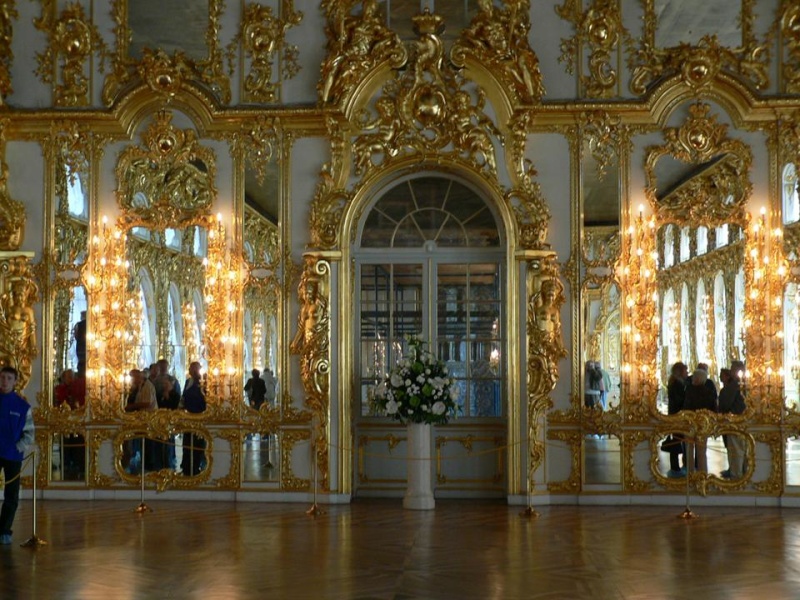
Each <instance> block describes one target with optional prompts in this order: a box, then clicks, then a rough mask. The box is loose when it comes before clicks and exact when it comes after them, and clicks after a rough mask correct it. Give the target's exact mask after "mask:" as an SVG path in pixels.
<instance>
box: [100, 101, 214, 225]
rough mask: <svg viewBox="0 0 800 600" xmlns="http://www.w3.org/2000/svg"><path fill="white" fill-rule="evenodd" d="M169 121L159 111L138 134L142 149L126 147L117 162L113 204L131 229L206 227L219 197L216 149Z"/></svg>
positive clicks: (169, 117) (190, 131) (168, 118)
mask: <svg viewBox="0 0 800 600" xmlns="http://www.w3.org/2000/svg"><path fill="white" fill-rule="evenodd" d="M171 121H172V113H171V112H168V111H159V112H158V113H157V114H156V116H155V118H154V120H153V122H152V123H151V124H150V126H149V127H148V128H147V129H146V130H145V131H144V132H143V133H142V142H143V146H129V147H128V148H126V149H125V150H123V151H122V153H121V154H120V156H119V159H118V161H117V167H116V176H117V185H118V188H117V203H118V204H119V206H120V208H121V209H122V210H123V211H124V223H125V225H127V226H129V227H132V226H141V227H146V228H148V229H159V230H161V229H168V228H183V227H187V226H189V225H208V224H209V217H210V211H211V206H212V204H213V202H214V199H215V197H216V193H217V190H216V187H215V185H214V179H215V177H216V159H215V154H214V151H213V150H212V149H210V148H205V147H203V146H202V145H201V144H200V143H199V142H198V140H197V135H196V133H195V132H194V130H192V129H176V128H175V127H173V126H172V123H171Z"/></svg>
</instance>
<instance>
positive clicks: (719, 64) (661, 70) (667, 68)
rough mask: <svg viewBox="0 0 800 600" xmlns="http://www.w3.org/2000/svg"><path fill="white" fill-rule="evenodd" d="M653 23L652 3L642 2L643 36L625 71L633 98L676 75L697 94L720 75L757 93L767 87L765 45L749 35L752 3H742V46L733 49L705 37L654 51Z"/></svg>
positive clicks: (655, 47)
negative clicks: (726, 74) (736, 79)
mask: <svg viewBox="0 0 800 600" xmlns="http://www.w3.org/2000/svg"><path fill="white" fill-rule="evenodd" d="M656 21H657V16H656V11H655V7H654V5H653V0H646V2H645V15H644V34H643V36H642V38H641V39H640V42H639V47H638V49H631V50H630V51H629V54H628V68H629V69H630V70H631V71H632V73H633V76H632V78H631V83H630V88H631V91H632V92H633V93H634V94H639V95H641V94H644V93H645V92H646V91H647V89H648V87H650V85H652V84H653V83H655V82H656V81H659V80H661V79H663V78H666V77H669V76H672V75H679V76H680V78H681V80H682V81H683V83H685V84H686V85H687V86H689V87H690V88H692V89H694V90H698V91H699V90H701V89H704V88H706V87H707V86H708V85H709V84H710V83H711V82H712V81H713V80H714V79H715V78H716V76H717V74H719V73H720V72H722V71H727V72H730V73H733V74H735V75H737V76H739V77H741V78H743V79H745V80H747V81H749V83H750V84H751V85H752V86H753V87H754V88H755V89H757V90H763V89H766V88H767V87H768V86H769V75H768V69H769V52H768V50H767V45H766V44H759V43H758V41H757V39H756V37H755V35H754V33H753V29H754V27H753V24H754V21H755V14H754V2H752V1H750V0H743V1H742V11H741V17H740V24H741V31H742V43H741V45H739V46H738V47H736V48H727V47H725V46H723V45H722V44H720V42H719V39H718V38H717V36H716V35H705V36H703V37H702V38H701V39H700V40H699V41H698V43H697V44H688V43H682V44H679V45H677V46H674V47H671V48H658V47H657V46H656V25H657V23H656Z"/></svg>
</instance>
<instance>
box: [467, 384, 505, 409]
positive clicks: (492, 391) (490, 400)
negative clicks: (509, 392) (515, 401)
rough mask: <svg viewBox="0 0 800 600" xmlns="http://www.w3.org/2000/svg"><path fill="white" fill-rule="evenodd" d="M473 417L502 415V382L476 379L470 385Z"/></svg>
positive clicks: (470, 405)
mask: <svg viewBox="0 0 800 600" xmlns="http://www.w3.org/2000/svg"><path fill="white" fill-rule="evenodd" d="M469 390H470V395H469V396H470V398H469V400H470V404H469V416H471V417H498V416H500V382H499V381H497V380H488V381H486V380H484V381H481V380H476V381H472V382H471V383H470V386H469Z"/></svg>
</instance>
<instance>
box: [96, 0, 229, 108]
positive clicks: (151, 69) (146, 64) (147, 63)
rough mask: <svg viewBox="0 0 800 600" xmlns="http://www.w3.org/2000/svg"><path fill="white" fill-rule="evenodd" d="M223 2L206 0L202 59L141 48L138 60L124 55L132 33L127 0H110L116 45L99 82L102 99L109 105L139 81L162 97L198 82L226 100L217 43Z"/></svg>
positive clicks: (227, 100) (220, 52)
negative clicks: (204, 45)
mask: <svg viewBox="0 0 800 600" xmlns="http://www.w3.org/2000/svg"><path fill="white" fill-rule="evenodd" d="M223 4H224V0H208V28H207V30H206V36H205V40H206V43H207V45H208V56H207V57H206V58H205V59H204V60H199V61H195V60H192V59H191V58H189V57H188V56H186V54H185V53H183V52H181V51H175V52H174V53H173V55H172V56H169V55H167V54H166V52H164V51H163V50H161V49H154V48H145V49H144V50H143V51H142V60H141V61H139V62H137V61H134V60H132V59H131V58H129V56H128V47H129V44H130V40H131V37H132V33H131V28H130V26H129V24H128V0H112V9H111V10H112V18H113V19H114V24H115V27H114V34H115V38H116V43H117V45H116V49H115V51H114V57H113V60H112V69H111V73H109V74H108V75H107V76H106V79H105V82H104V83H103V102H104V103H105V104H106V105H109V106H110V105H111V104H113V102H114V101H115V99H116V98H117V96H118V95H119V93H120V92H121V91H123V90H127V89H128V88H129V87H130V86H131V85H133V84H135V83H138V82H139V81H141V82H144V83H145V84H146V85H148V86H149V87H150V89H151V90H153V91H154V92H155V93H157V94H160V95H162V96H164V97H165V98H169V97H171V96H173V95H174V94H175V93H177V92H178V90H180V89H181V88H183V87H185V86H187V85H190V84H199V85H200V86H201V87H203V88H205V89H208V90H210V91H211V92H213V93H214V94H215V95H217V96H218V97H219V99H220V100H221V101H222V102H223V103H228V102H230V100H231V90H230V80H229V79H228V77H227V76H226V75H225V73H224V69H223V66H222V63H223V53H222V50H221V49H220V47H219V30H220V19H221V16H222V10H223Z"/></svg>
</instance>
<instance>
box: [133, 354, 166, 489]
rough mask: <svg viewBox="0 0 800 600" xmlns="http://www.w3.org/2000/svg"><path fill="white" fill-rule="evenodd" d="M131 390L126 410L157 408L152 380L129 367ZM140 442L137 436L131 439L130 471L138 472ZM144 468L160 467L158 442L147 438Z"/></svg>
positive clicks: (155, 468)
mask: <svg viewBox="0 0 800 600" xmlns="http://www.w3.org/2000/svg"><path fill="white" fill-rule="evenodd" d="M129 375H130V378H131V390H130V394H129V395H128V404H127V405H126V406H125V411H126V412H138V411H154V410H158V399H157V398H156V388H155V386H154V385H153V382H152V381H150V380H149V379H147V378H145V376H144V373H143V372H142V371H140V370H139V369H131V371H130V373H129ZM141 443H142V440H141V439H139V438H137V439H134V440H131V459H130V466H129V469H130V472H131V473H134V474H135V473H138V468H139V464H140V461H141V455H140V451H141ZM144 460H145V465H144V468H145V470H158V469H160V468H161V456H160V448H159V446H158V442H156V441H155V440H151V439H149V438H147V439H146V440H145V448H144Z"/></svg>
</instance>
